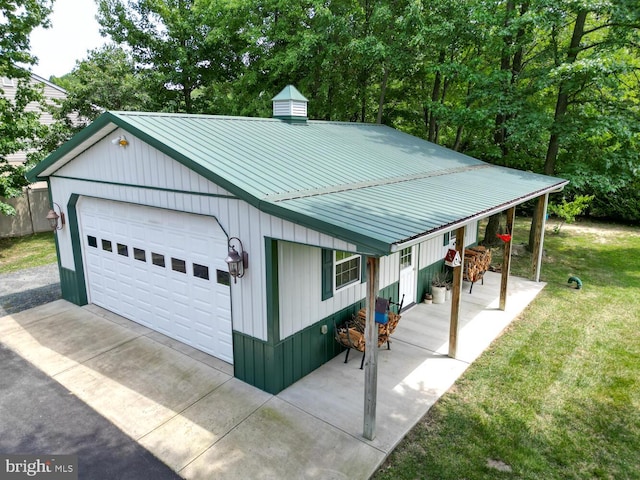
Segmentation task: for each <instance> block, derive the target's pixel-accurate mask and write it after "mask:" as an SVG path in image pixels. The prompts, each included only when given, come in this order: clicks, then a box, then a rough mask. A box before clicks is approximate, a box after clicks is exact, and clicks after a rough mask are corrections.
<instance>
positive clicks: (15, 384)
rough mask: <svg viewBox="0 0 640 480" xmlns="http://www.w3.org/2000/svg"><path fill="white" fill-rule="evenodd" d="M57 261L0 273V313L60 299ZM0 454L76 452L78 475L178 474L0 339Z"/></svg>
mask: <svg viewBox="0 0 640 480" xmlns="http://www.w3.org/2000/svg"><path fill="white" fill-rule="evenodd" d="M59 282H60V280H59V277H58V268H57V265H55V264H53V265H47V266H45V267H36V268H31V269H28V270H22V271H19V272H14V273H9V274H4V275H0V322H2V317H4V316H6V315H10V314H14V313H17V312H20V311H22V310H26V309H28V308H32V307H35V306H38V305H42V304H44V303H48V302H50V301H53V300H57V299H59V298H60V283H59ZM0 372H1V374H0V454H20V455H29V454H32V455H45V454H51V455H63V454H71V455H77V456H78V478H80V479H90V480H103V479H104V480H107V479H109V480H112V479H113V480H128V479H131V480H145V479H154V480H155V479H179V478H181V477H180V476H178V475H177V474H176V473H175V472H174V471H172V470H171V469H170V468H169V467H167V466H166V465H165V464H163V463H162V462H161V461H159V460H158V459H157V458H156V457H154V456H153V455H152V454H151V453H150V452H149V451H147V450H146V449H145V448H143V447H142V446H140V445H139V444H138V443H137V442H135V441H134V440H133V439H131V438H130V437H128V436H127V435H126V434H124V433H123V432H122V431H121V430H120V429H118V428H117V427H116V426H115V425H113V424H112V423H111V422H109V421H108V420H107V419H106V418H104V417H103V416H101V415H100V414H98V413H97V412H96V411H95V410H93V409H92V408H90V407H89V406H88V405H86V404H85V403H84V402H83V401H81V400H80V399H78V398H77V397H76V396H75V395H73V394H72V393H71V392H70V391H69V390H67V389H66V388H65V387H63V386H62V385H60V384H59V383H58V382H56V381H55V380H53V379H52V378H50V377H49V376H47V375H46V374H44V373H43V372H41V371H40V370H38V369H37V368H35V367H34V366H33V365H31V364H30V363H29V362H27V361H26V360H24V359H23V358H21V357H20V356H19V355H17V354H16V353H14V352H13V351H11V350H9V349H8V348H7V347H5V346H4V345H3V342H2V338H0Z"/></svg>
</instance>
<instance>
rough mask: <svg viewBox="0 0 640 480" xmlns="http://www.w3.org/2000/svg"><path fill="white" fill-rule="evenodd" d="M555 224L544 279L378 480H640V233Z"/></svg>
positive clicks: (521, 232)
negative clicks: (576, 281) (577, 282)
mask: <svg viewBox="0 0 640 480" xmlns="http://www.w3.org/2000/svg"><path fill="white" fill-rule="evenodd" d="M552 226H553V222H552V224H551V225H549V226H548V227H547V235H546V238H545V250H546V252H547V256H546V258H545V260H544V265H543V269H542V280H543V281H545V282H548V285H547V287H546V288H545V289H544V290H543V292H542V293H541V294H540V295H539V296H538V298H537V299H536V300H535V301H534V302H533V303H532V304H531V305H530V306H529V307H528V308H527V309H526V310H525V312H524V313H523V314H522V316H521V317H520V318H519V319H518V320H516V321H515V322H514V323H513V324H512V325H511V327H510V328H509V329H508V330H507V331H506V332H505V334H504V335H503V336H502V337H500V338H499V339H497V340H496V341H495V342H494V344H493V345H492V346H491V348H490V349H489V350H487V351H486V352H485V353H484V354H483V355H482V356H481V357H480V358H479V359H478V361H476V362H475V363H474V364H473V365H472V366H471V367H470V368H469V369H468V370H467V372H466V373H465V374H464V375H463V376H462V377H461V378H460V380H459V381H458V382H457V383H456V384H455V385H454V386H453V388H452V389H451V390H450V391H449V392H447V394H445V395H444V396H443V397H442V398H441V400H440V401H439V402H438V403H437V404H436V405H435V406H434V407H433V408H432V409H431V410H430V411H429V413H428V414H427V415H426V416H425V418H423V419H422V420H421V421H420V423H419V424H418V425H416V427H415V428H414V429H413V430H412V431H411V432H410V433H409V435H408V436H407V437H406V438H405V439H404V440H403V441H402V442H401V443H400V444H399V445H398V447H397V448H396V450H395V451H394V452H393V453H392V454H391V456H390V457H389V459H388V460H387V462H386V463H385V464H384V465H383V466H382V467H381V469H380V470H379V471H378V472H377V474H376V475H375V476H374V478H375V479H377V480H382V479H403V478H406V479H443V480H444V479H452V480H453V479H455V480H462V479H464V480H474V479H501V478H504V479H512V478H517V479H532V480H533V479H535V480H539V479H544V480H550V479H563V480H564V479H581V480H582V479H597V478H602V479H640V453H639V452H640V229H638V228H630V227H617V226H612V225H602V224H591V223H579V224H575V225H569V226H564V227H562V230H561V232H560V233H559V234H557V235H554V234H553V233H551V229H552ZM527 228H528V224H527V223H526V222H525V221H523V220H518V221H517V222H516V228H515V236H514V242H515V243H519V242H521V241H526V240H525V239H526V238H528V236H527ZM498 261H499V260H498ZM529 263H530V260H529V258H526V259H525V258H518V259H515V258H514V259H513V264H512V273H515V274H518V273H519V274H523V273H525V272H528V271H529V269H530V267H529ZM571 275H577V276H578V277H580V279H581V280H582V282H583V284H584V285H583V288H582V290H575V289H572V288H569V287H568V286H567V280H568V278H569V276H571Z"/></svg>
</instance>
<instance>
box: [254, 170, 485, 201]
mask: <svg viewBox="0 0 640 480" xmlns="http://www.w3.org/2000/svg"><path fill="white" fill-rule="evenodd" d="M490 167H493V165H490V164H485V165H472V166H466V167H458V168H449V169H442V170H438V171H435V172H425V173H419V174H413V175H402V176H398V177H390V178H386V179H381V180H370V181H366V182H355V183H347V184H343V185H336V186H332V187H326V188H318V189H313V190H298V191H296V192H295V193H298V195H292V194H293V193H294V192H287V193H281V194H268V195H266V196H265V197H264V199H265V200H269V201H272V202H282V201H285V200H296V199H298V198H305V197H315V196H318V195H325V194H329V193H338V192H346V191H349V190H360V189H363V188H369V187H379V186H383V185H391V184H394V183H403V182H409V181H411V180H420V179H423V178H431V177H439V176H443V175H453V174H456V173H461V172H466V171H469V170H479V169H481V168H490Z"/></svg>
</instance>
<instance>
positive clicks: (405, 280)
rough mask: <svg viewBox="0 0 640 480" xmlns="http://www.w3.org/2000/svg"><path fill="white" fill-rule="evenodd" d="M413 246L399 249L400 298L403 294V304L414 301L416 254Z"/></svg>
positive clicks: (409, 303)
mask: <svg viewBox="0 0 640 480" xmlns="http://www.w3.org/2000/svg"><path fill="white" fill-rule="evenodd" d="M414 250H415V247H407V248H403V249H402V250H401V251H400V298H399V299H398V300H400V299H402V295H403V294H404V305H405V306H406V305H411V304H412V303H415V302H416V288H417V287H416V259H415V257H416V255H415V251H414Z"/></svg>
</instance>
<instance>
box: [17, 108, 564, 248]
mask: <svg viewBox="0 0 640 480" xmlns="http://www.w3.org/2000/svg"><path fill="white" fill-rule="evenodd" d="M116 126H118V127H121V128H123V129H124V130H126V131H127V132H129V133H131V134H132V135H135V136H137V137H139V138H140V139H142V140H144V141H146V142H147V143H149V144H151V145H152V146H154V147H156V148H158V149H159V150H161V151H163V152H164V153H166V154H167V155H169V156H170V157H172V158H174V159H175V160H176V161H178V162H180V163H182V164H184V165H185V166H187V167H189V168H191V169H192V170H194V171H196V172H197V173H199V174H200V175H202V176H204V177H206V178H208V179H209V180H211V181H213V182H214V183H217V184H218V185H220V186H222V187H223V188H225V189H226V190H228V191H230V192H231V193H233V194H234V195H237V196H238V197H240V198H242V199H243V200H245V201H247V202H249V203H250V204H252V205H254V206H255V207H257V208H259V209H260V210H262V211H264V212H267V213H270V214H273V215H276V216H278V217H281V218H285V219H288V220H291V221H293V222H296V223H299V224H301V225H304V226H307V227H310V228H313V229H315V230H318V231H321V232H323V233H326V234H328V235H331V236H334V237H338V238H341V239H343V240H346V241H348V242H351V243H354V244H356V245H358V248H359V251H361V252H362V253H368V254H374V255H384V254H388V253H389V252H391V251H395V250H396V249H397V248H398V246H399V245H402V244H407V243H410V242H412V241H417V239H421V238H423V237H425V236H428V235H429V234H435V233H436V232H438V231H440V230H444V229H447V230H448V229H450V228H452V227H454V226H457V225H460V224H463V223H466V222H469V221H470V220H473V219H475V218H481V217H484V216H487V215H489V214H491V213H495V212H498V211H501V210H504V209H505V208H508V207H510V206H513V205H517V204H519V203H522V202H524V201H526V200H529V199H532V198H536V197H538V196H540V195H543V194H545V193H547V192H551V191H554V190H558V189H561V188H562V187H564V185H566V183H568V182H567V181H566V180H562V179H559V178H554V177H549V176H545V175H538V174H534V173H529V172H523V171H519V170H513V169H508V168H503V167H498V166H494V165H490V164H487V163H484V162H482V161H480V160H477V159H474V158H471V157H469V156H466V155H463V154H461V153H458V152H454V151H452V150H449V149H446V148H444V147H441V146H438V145H435V144H433V143H430V142H427V141H425V140H422V139H419V138H417V137H413V136H411V135H407V134H405V133H402V132H399V131H397V130H394V129H392V128H390V127H386V126H383V125H373V124H362V123H343V122H321V121H308V122H306V123H302V124H291V123H287V122H284V121H281V120H276V119H262V118H247V117H221V116H207V115H187V114H162V113H137V112H107V113H105V114H103V115H102V116H100V117H99V118H98V119H97V120H96V121H95V122H94V123H92V124H91V125H90V126H88V127H87V128H86V129H84V130H83V131H81V132H80V133H79V134H78V135H76V136H75V137H74V138H72V139H71V140H70V141H69V142H67V143H66V144H64V145H63V146H62V147H60V148H59V149H58V150H56V151H55V152H53V153H52V154H51V155H50V156H49V157H47V158H46V159H45V160H44V161H43V162H42V163H40V164H39V165H38V166H36V167H35V168H34V169H33V170H32V171H31V172H29V174H28V178H29V179H30V180H35V179H36V178H38V179H40V178H44V177H47V176H50V175H53V174H54V173H55V171H56V170H57V169H59V168H60V167H62V165H64V164H65V163H67V162H68V161H71V160H72V159H73V158H74V157H75V156H76V155H77V154H78V153H79V152H80V151H82V150H84V149H86V148H89V147H90V145H91V144H92V143H95V142H96V141H98V140H99V138H101V136H104V135H106V134H108V131H110V130H109V129H111V130H112V129H114V128H116Z"/></svg>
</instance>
